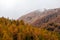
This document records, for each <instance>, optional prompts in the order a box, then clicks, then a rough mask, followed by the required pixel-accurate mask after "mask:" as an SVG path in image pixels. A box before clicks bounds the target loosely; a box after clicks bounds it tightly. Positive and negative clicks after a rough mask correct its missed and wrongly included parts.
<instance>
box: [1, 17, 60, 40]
mask: <svg viewBox="0 0 60 40" xmlns="http://www.w3.org/2000/svg"><path fill="white" fill-rule="evenodd" d="M48 26H49V25H48ZM0 40H60V34H59V33H58V32H56V31H49V30H46V29H43V28H38V27H36V26H35V27H34V26H32V25H29V24H24V22H23V20H21V21H18V20H10V19H7V18H4V17H1V18H0Z"/></svg>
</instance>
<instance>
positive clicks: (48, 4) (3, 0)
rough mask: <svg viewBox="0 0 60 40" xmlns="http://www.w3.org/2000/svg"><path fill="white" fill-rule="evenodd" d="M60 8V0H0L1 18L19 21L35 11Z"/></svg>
mask: <svg viewBox="0 0 60 40" xmlns="http://www.w3.org/2000/svg"><path fill="white" fill-rule="evenodd" d="M59 7H60V0H0V17H2V16H4V17H9V18H10V19H12V18H13V19H18V18H19V17H21V16H22V15H25V14H27V13H28V12H30V11H33V10H37V9H40V10H41V9H44V8H46V9H51V8H59Z"/></svg>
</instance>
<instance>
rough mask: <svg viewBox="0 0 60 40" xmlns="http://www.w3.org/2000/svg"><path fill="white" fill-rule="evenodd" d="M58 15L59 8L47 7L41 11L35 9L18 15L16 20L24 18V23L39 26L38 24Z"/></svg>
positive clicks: (59, 13)
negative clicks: (20, 15) (47, 8)
mask: <svg viewBox="0 0 60 40" xmlns="http://www.w3.org/2000/svg"><path fill="white" fill-rule="evenodd" d="M58 16H60V8H56V9H49V10H45V11H43V12H40V11H39V10H35V11H33V12H30V13H28V14H26V15H24V16H22V17H20V18H19V19H18V20H24V21H25V22H26V23H29V24H33V25H35V26H39V25H40V24H43V23H46V22H48V21H52V20H54V19H56V18H57V17H58Z"/></svg>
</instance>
